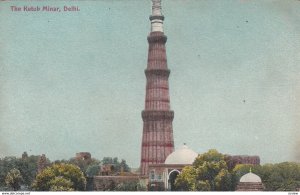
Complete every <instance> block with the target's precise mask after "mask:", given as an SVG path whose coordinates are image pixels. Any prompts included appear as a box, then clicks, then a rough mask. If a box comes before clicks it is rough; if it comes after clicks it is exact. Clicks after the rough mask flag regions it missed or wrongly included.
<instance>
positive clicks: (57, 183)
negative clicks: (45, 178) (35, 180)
mask: <svg viewBox="0 0 300 195" xmlns="http://www.w3.org/2000/svg"><path fill="white" fill-rule="evenodd" d="M50 186H51V187H50V191H74V188H72V186H73V183H72V182H71V181H70V180H69V179H65V178H63V177H61V176H60V177H55V178H54V179H53V180H51V181H50Z"/></svg>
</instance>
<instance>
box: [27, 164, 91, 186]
mask: <svg viewBox="0 0 300 195" xmlns="http://www.w3.org/2000/svg"><path fill="white" fill-rule="evenodd" d="M85 185H86V179H85V177H84V174H83V172H82V171H81V170H80V168H79V167H78V166H75V165H72V164H64V163H61V164H53V165H52V166H50V167H47V168H45V169H44V170H43V171H42V172H41V173H39V174H38V175H37V176H36V180H35V181H34V183H33V185H32V187H33V189H35V190H37V191H51V190H65V191H69V190H75V191H83V190H85Z"/></svg>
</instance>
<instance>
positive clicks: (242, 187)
mask: <svg viewBox="0 0 300 195" xmlns="http://www.w3.org/2000/svg"><path fill="white" fill-rule="evenodd" d="M263 190H264V185H263V183H262V181H261V178H260V177H259V176H258V175H256V174H254V173H252V172H251V169H250V172H249V173H247V174H245V175H243V176H242V177H241V179H240V182H239V184H238V185H237V187H236V191H263Z"/></svg>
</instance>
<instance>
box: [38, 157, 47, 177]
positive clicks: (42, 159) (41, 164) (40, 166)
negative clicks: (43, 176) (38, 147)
mask: <svg viewBox="0 0 300 195" xmlns="http://www.w3.org/2000/svg"><path fill="white" fill-rule="evenodd" d="M47 166H48V162H47V158H46V155H45V154H42V156H39V158H38V161H37V168H38V170H37V171H38V173H41V172H42V171H43V170H44V169H45V168H46V167H47Z"/></svg>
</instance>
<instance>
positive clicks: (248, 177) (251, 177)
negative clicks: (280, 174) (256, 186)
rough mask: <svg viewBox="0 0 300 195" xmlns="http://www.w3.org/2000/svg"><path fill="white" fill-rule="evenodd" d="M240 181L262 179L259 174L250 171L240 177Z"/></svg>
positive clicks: (249, 181) (259, 180)
mask: <svg viewBox="0 0 300 195" xmlns="http://www.w3.org/2000/svg"><path fill="white" fill-rule="evenodd" d="M240 182H241V183H246V182H247V183H261V179H260V177H259V176H258V175H256V174H254V173H252V172H250V173H247V174H245V175H243V176H242V177H241V179H240Z"/></svg>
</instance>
